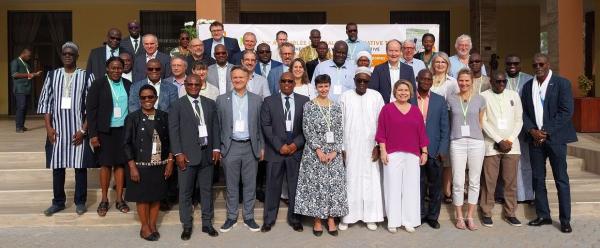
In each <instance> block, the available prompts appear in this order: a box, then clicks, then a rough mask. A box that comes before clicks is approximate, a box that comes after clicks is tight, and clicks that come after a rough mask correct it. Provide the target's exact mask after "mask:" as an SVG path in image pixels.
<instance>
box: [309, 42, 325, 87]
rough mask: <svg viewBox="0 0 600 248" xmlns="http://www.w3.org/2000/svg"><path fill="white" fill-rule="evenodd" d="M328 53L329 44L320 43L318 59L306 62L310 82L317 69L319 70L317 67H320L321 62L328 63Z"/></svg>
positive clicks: (318, 45)
mask: <svg viewBox="0 0 600 248" xmlns="http://www.w3.org/2000/svg"><path fill="white" fill-rule="evenodd" d="M328 52H329V46H328V45H327V42H325V41H320V42H319V44H317V58H316V59H314V60H311V61H307V62H306V70H307V73H308V80H312V78H313V74H314V73H315V68H317V65H319V64H320V63H321V62H324V61H327V54H328Z"/></svg>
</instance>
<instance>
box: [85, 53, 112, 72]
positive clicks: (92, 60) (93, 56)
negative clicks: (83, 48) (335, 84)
mask: <svg viewBox="0 0 600 248" xmlns="http://www.w3.org/2000/svg"><path fill="white" fill-rule="evenodd" d="M107 59H108V58H107V57H106V46H101V47H97V48H94V49H92V51H91V52H90V56H89V57H88V62H87V67H86V69H85V71H87V72H88V73H91V74H94V78H95V79H99V78H102V77H104V74H106V60H107Z"/></svg>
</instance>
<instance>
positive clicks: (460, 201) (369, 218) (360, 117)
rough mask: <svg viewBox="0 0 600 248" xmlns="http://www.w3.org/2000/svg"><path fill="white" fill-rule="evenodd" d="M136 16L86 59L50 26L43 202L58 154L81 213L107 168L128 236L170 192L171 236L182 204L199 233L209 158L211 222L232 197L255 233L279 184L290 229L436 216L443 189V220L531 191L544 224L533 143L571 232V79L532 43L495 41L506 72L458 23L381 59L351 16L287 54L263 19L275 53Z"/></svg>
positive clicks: (219, 27) (59, 191)
mask: <svg viewBox="0 0 600 248" xmlns="http://www.w3.org/2000/svg"><path fill="white" fill-rule="evenodd" d="M139 31H140V28H139V23H137V22H131V23H129V33H130V37H127V38H125V41H123V40H122V39H121V33H120V31H119V30H118V29H114V28H113V29H110V30H109V31H108V34H107V37H106V38H107V40H106V44H105V45H104V46H102V47H99V48H96V49H94V50H92V52H91V54H90V56H89V61H88V64H87V65H88V67H87V70H82V69H79V68H78V67H77V65H76V61H77V58H78V56H79V48H78V46H77V45H76V44H75V43H73V42H67V43H65V44H64V45H63V46H62V54H61V60H62V62H63V67H61V68H59V69H56V70H54V71H50V72H48V73H47V75H46V80H45V82H44V87H43V90H42V94H41V98H40V103H39V106H38V113H41V114H44V115H45V125H46V130H47V144H46V148H47V155H48V156H47V157H48V159H47V160H48V167H49V168H52V169H53V178H54V186H53V189H54V199H53V201H52V205H51V206H50V207H49V208H48V209H46V210H45V212H44V213H45V214H46V215H48V216H51V215H52V214H54V213H56V212H58V211H61V210H63V209H64V208H65V200H66V199H65V198H66V197H65V193H64V180H65V172H64V171H65V168H75V171H76V173H75V177H76V192H75V204H76V211H77V213H78V214H83V213H85V212H86V210H87V209H86V205H85V203H86V192H87V191H86V189H87V176H86V168H89V167H96V166H100V168H101V169H100V170H101V172H100V184H101V188H102V198H101V202H100V203H99V205H98V208H97V213H98V215H100V216H105V215H106V213H107V211H108V209H109V208H110V204H109V202H108V188H109V184H110V179H111V176H113V175H114V176H113V177H114V181H115V185H116V188H115V189H116V197H115V199H116V202H115V207H116V208H117V209H118V210H119V211H121V212H124V213H126V212H128V211H129V206H128V205H127V203H126V202H127V201H129V202H136V203H137V204H136V209H137V214H138V216H139V220H140V222H141V229H140V236H141V237H142V238H143V239H146V240H151V241H155V240H158V239H159V238H160V233H159V232H158V229H157V218H158V213H159V209H161V201H165V200H166V201H167V202H171V203H173V202H174V201H177V199H178V201H179V216H180V220H181V223H182V226H183V232H182V233H181V239H183V240H188V239H189V238H190V237H191V234H192V231H193V218H192V216H193V211H194V205H195V203H199V204H200V206H201V212H202V214H201V216H202V232H204V233H207V234H208V235H209V236H212V237H215V236H218V235H219V232H217V230H216V229H215V228H214V227H213V223H212V221H213V209H214V206H213V196H212V194H213V191H212V185H213V173H214V170H215V168H218V167H217V165H220V167H221V168H222V170H223V171H224V175H225V183H226V196H225V198H226V208H227V216H226V221H225V223H224V224H223V225H222V226H221V227H220V229H219V231H220V232H222V233H225V232H228V231H230V230H231V229H232V228H234V227H235V226H236V224H237V219H238V216H239V214H238V208H239V205H240V204H241V205H242V210H243V211H242V216H243V223H244V225H245V226H246V227H247V228H249V229H250V230H251V231H262V232H269V231H270V230H271V229H272V228H273V226H274V225H275V224H276V219H277V214H278V210H279V204H280V198H281V196H282V194H284V195H285V194H287V197H288V198H289V207H288V212H287V222H288V224H289V225H290V226H291V227H292V229H293V230H295V231H303V226H302V223H301V218H302V216H307V217H310V218H313V220H314V221H313V227H312V232H313V233H314V235H316V236H321V235H322V233H323V231H324V230H325V229H326V230H327V232H328V233H329V234H331V235H333V236H337V235H338V228H339V230H342V231H343V230H346V229H347V228H349V226H350V225H352V224H355V223H357V222H359V221H362V222H363V223H365V224H366V226H367V228H368V229H369V230H376V229H377V227H378V224H381V223H382V222H383V221H384V218H387V230H388V231H390V232H392V233H395V232H397V230H398V228H400V227H404V229H405V230H406V231H407V232H414V231H415V228H416V227H418V226H420V225H421V224H422V223H427V224H428V225H430V226H431V227H432V228H435V229H438V228H440V224H439V222H438V217H439V214H440V208H441V204H442V202H443V201H444V202H447V203H452V204H453V205H454V206H455V226H456V228H458V229H469V230H476V229H478V225H477V224H476V221H475V218H476V215H475V214H476V213H475V211H476V210H477V206H478V204H479V206H480V207H481V212H482V214H481V222H482V223H483V225H485V226H488V227H491V226H492V225H493V220H492V216H493V215H492V208H493V207H494V204H495V202H496V201H497V200H498V198H502V199H503V202H504V204H503V210H504V217H505V219H506V221H507V222H508V223H509V224H511V225H514V226H520V225H521V222H520V221H519V220H518V219H517V218H516V216H515V210H516V208H517V202H521V201H534V203H535V208H536V213H537V218H536V219H534V220H532V221H531V222H529V225H531V226H540V225H544V224H551V223H552V220H551V217H550V210H549V207H548V200H547V196H546V184H545V176H546V167H545V161H546V159H547V158H550V164H551V167H552V170H553V175H554V180H555V182H556V187H557V189H558V196H559V202H560V204H559V206H560V215H559V216H560V222H561V231H563V232H571V230H572V229H571V226H570V190H569V180H568V175H567V170H566V143H568V142H573V141H575V140H576V138H577V137H576V135H575V131H574V129H573V126H572V124H571V119H570V118H571V115H572V112H573V100H572V93H571V87H570V82H569V81H568V80H566V79H564V78H562V77H560V76H558V75H556V74H555V73H553V72H552V70H550V63H549V60H548V57H547V56H546V55H544V54H536V55H535V56H534V57H533V68H534V71H535V75H534V76H533V77H532V76H530V75H528V74H525V73H523V72H521V60H520V58H519V57H517V56H515V55H509V56H506V60H505V65H506V71H505V72H501V71H491V73H490V75H489V76H488V75H487V73H486V70H485V66H483V63H482V58H481V55H480V54H479V53H477V52H474V51H471V48H472V45H471V40H470V37H469V36H468V35H461V36H460V37H458V39H457V40H456V44H455V48H456V51H457V54H456V55H454V56H452V57H448V55H447V54H446V53H444V52H434V51H433V43H434V40H435V37H434V36H433V35H431V34H425V35H424V36H423V37H422V41H423V47H424V51H422V52H420V53H415V52H416V51H415V44H414V42H413V41H411V40H407V41H404V42H400V41H398V40H390V41H388V42H387V44H386V54H387V58H388V60H387V61H386V62H385V63H383V64H380V65H377V66H375V67H374V68H372V67H371V55H370V52H371V51H370V48H369V45H368V44H367V43H366V42H364V41H362V40H360V39H358V29H357V24H355V23H349V24H347V25H346V33H347V35H348V39H347V40H345V41H341V40H340V41H337V42H335V44H334V46H333V49H332V50H331V51H330V50H329V48H328V47H327V43H325V42H322V41H321V40H320V32H319V31H318V30H312V31H311V32H310V36H309V38H310V40H311V44H310V45H309V46H307V47H305V48H303V49H301V52H300V54H299V56H298V58H296V55H295V52H294V51H295V47H294V45H293V44H291V43H288V42H287V41H286V40H287V34H286V33H285V32H284V31H280V32H278V33H277V34H276V39H277V42H278V46H277V47H276V49H275V51H278V52H277V53H276V54H277V57H278V60H275V59H274V58H273V57H274V56H273V54H272V51H271V47H270V46H269V45H268V44H266V43H261V44H258V45H257V46H256V36H255V35H254V34H252V33H246V34H245V35H244V37H243V44H244V50H240V49H239V47H238V44H237V41H236V40H235V39H232V38H229V37H224V36H223V32H224V26H223V24H221V23H219V22H214V23H212V24H211V25H210V32H211V35H212V37H211V38H209V39H207V40H204V41H201V40H199V39H197V38H194V39H191V40H190V41H189V43H187V42H182V43H181V44H183V45H182V46H180V47H178V48H177V49H176V50H174V51H172V52H171V56H170V55H167V54H163V53H161V52H159V51H158V50H157V48H158V39H157V38H156V36H154V35H152V34H145V35H143V36H141V35H140V32H139ZM189 39H190V36H189V34H187V33H185V32H184V33H182V34H181V36H180V40H183V41H186V40H189ZM140 45H141V46H142V47H140ZM255 46H256V47H255ZM22 55H23V54H22ZM25 55H26V54H25ZM22 64H24V65H25V67H27V66H26V64H25V63H24V62H23V63H22ZM18 66H19V65H17V66H16V67H18ZM12 76H13V78H15V79H22V78H32V77H34V76H36V75H33V73H31V72H28V73H25V74H23V73H13V74H12ZM17 125H19V123H17ZM21 128H23V126H21ZM18 129H19V126H17V130H18ZM559 130H560V131H559ZM88 144H89V145H88ZM259 161H266V173H265V176H266V188H265V199H264V217H263V218H264V219H263V225H262V227H261V226H259V225H258V224H257V223H256V221H255V217H254V205H255V199H256V198H257V195H256V190H257V188H259V187H261V185H260V184H261V183H260V180H258V181H257V172H258V167H259V166H258V164H259ZM173 178H176V179H173ZM257 182H258V183H257ZM125 184H126V185H127V190H126V192H125V193H124V190H123V187H124V185H125ZM497 185H499V186H497ZM480 189H481V190H480ZM465 195H467V199H466V200H465V199H464V198H465ZM465 202H466V205H467V206H466V207H465V208H466V209H463V206H464V204H465ZM167 209H168V206H167ZM465 210H466V212H465ZM336 218H339V225H337V224H336ZM322 220H325V227H324V226H323V223H322Z"/></svg>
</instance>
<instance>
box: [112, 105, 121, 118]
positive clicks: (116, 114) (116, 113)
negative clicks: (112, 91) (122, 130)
mask: <svg viewBox="0 0 600 248" xmlns="http://www.w3.org/2000/svg"><path fill="white" fill-rule="evenodd" d="M113 116H114V117H115V118H121V108H120V107H115V108H113Z"/></svg>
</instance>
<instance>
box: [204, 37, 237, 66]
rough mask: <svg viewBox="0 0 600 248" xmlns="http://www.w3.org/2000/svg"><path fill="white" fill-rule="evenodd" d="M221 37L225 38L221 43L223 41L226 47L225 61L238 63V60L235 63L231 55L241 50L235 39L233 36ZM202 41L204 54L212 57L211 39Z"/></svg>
mask: <svg viewBox="0 0 600 248" xmlns="http://www.w3.org/2000/svg"><path fill="white" fill-rule="evenodd" d="M223 39H225V40H224V42H223V43H225V44H224V45H225V48H226V49H227V61H229V63H231V64H235V65H238V64H239V63H240V62H239V61H238V63H237V64H236V63H235V61H233V56H234V55H235V54H236V53H239V52H240V51H241V50H240V45H238V42H237V40H236V39H234V38H229V37H223ZM202 43H204V56H207V57H211V58H212V54H210V53H211V52H212V43H213V39H212V38H209V39H206V40H203V41H202Z"/></svg>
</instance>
